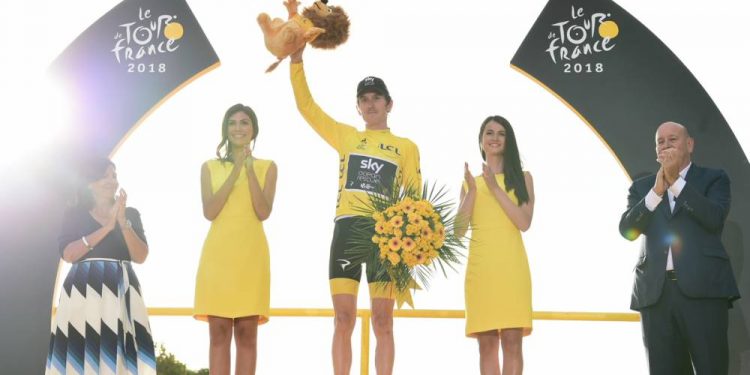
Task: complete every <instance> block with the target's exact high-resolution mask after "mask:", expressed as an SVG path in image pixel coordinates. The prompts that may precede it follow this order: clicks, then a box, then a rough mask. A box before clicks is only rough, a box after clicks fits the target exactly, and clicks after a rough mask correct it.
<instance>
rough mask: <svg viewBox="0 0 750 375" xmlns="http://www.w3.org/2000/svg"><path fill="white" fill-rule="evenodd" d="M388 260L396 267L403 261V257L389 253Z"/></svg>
mask: <svg viewBox="0 0 750 375" xmlns="http://www.w3.org/2000/svg"><path fill="white" fill-rule="evenodd" d="M388 260H389V261H390V262H391V264H393V265H394V266H395V265H397V264H398V262H400V261H401V257H400V256H398V254H396V253H394V252H390V253H388Z"/></svg>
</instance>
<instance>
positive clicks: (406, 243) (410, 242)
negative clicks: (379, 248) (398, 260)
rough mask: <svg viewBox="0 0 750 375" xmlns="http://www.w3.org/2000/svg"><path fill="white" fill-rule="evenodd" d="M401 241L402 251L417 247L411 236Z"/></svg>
mask: <svg viewBox="0 0 750 375" xmlns="http://www.w3.org/2000/svg"><path fill="white" fill-rule="evenodd" d="M403 242H404V243H403V245H402V247H403V249H404V251H406V252H410V251H413V250H414V248H416V247H417V243H416V242H414V240H413V239H411V237H406V238H404V241H403Z"/></svg>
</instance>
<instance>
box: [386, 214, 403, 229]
mask: <svg viewBox="0 0 750 375" xmlns="http://www.w3.org/2000/svg"><path fill="white" fill-rule="evenodd" d="M388 223H389V224H391V225H393V227H394V228H401V226H402V225H404V217H403V216H401V215H396V216H394V217H392V218H391V220H390V221H389V222H388Z"/></svg>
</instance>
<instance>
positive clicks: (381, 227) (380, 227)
mask: <svg viewBox="0 0 750 375" xmlns="http://www.w3.org/2000/svg"><path fill="white" fill-rule="evenodd" d="M385 231H386V226H385V221H378V222H376V223H375V232H377V233H378V234H383V233H385Z"/></svg>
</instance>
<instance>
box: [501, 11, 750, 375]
mask: <svg viewBox="0 0 750 375" xmlns="http://www.w3.org/2000/svg"><path fill="white" fill-rule="evenodd" d="M511 65H512V66H513V67H514V68H515V69H517V70H519V71H520V72H521V73H523V74H525V75H527V76H528V77H529V78H531V79H532V80H534V81H536V82H537V83H539V84H540V85H542V86H543V87H545V88H547V89H548V90H549V91H550V92H552V93H553V94H554V95H556V96H557V97H558V98H559V99H560V100H562V101H563V102H564V103H565V104H566V105H567V106H568V107H570V109H571V110H573V111H574V112H576V113H577V114H578V116H579V117H580V118H581V119H582V120H583V121H584V122H586V124H588V125H589V126H590V127H591V129H592V130H593V131H594V132H596V133H597V134H598V135H599V136H600V138H601V139H602V141H603V142H604V143H605V144H606V145H607V147H609V149H610V150H611V152H612V153H613V155H614V156H615V157H616V158H617V159H618V161H619V162H620V163H621V165H622V167H623V169H624V170H625V172H626V173H627V174H628V175H629V176H630V177H631V178H632V179H635V178H637V177H640V176H642V175H645V174H649V173H654V172H655V171H656V170H657V169H658V164H657V163H656V161H655V151H654V133H655V132H656V128H657V126H658V125H659V124H661V123H663V122H665V121H676V122H679V123H681V124H684V125H685V126H687V127H688V129H689V130H690V132H691V135H692V136H693V137H694V139H695V145H696V146H695V151H694V153H693V160H694V161H695V162H696V163H697V164H701V165H705V166H713V167H720V168H723V169H725V170H726V171H727V173H728V174H729V177H730V179H731V181H732V207H731V211H730V214H729V218H728V220H727V224H726V227H725V231H724V243H725V245H726V247H727V251H728V252H729V253H730V257H731V261H732V266H733V268H734V272H735V276H736V279H737V280H738V281H740V282H741V285H740V292H741V294H742V295H743V296H744V298H742V299H741V300H739V301H738V303H736V304H735V308H734V309H732V310H730V327H729V336H730V355H731V358H730V370H731V371H730V374H746V373H750V368H748V365H745V366H743V365H742V362H743V360H742V359H743V357H746V356H748V355H750V350H748V349H750V339H748V333H747V328H746V322H748V318H747V316H748V314H750V277H743V276H745V274H746V273H747V272H748V270H747V267H745V261H746V258H747V257H746V254H748V251H749V250H750V249H748V247H747V246H746V245H745V241H744V235H745V234H746V233H750V199H749V198H750V165H749V164H748V160H747V157H746V156H745V153H744V152H743V150H742V147H741V146H740V144H739V142H738V141H737V138H736V137H735V135H734V133H733V132H732V130H731V128H730V126H729V124H727V122H726V120H725V119H724V117H723V116H722V115H721V112H720V111H719V109H718V108H717V107H716V104H715V103H714V102H713V100H711V97H710V96H709V95H708V93H706V91H705V90H704V89H703V87H702V86H701V84H700V83H699V82H698V80H697V79H696V78H695V77H694V76H693V75H692V74H691V73H690V71H689V70H688V69H687V68H686V67H685V65H683V64H682V62H681V61H680V60H679V59H678V58H677V56H675V55H674V54H673V53H672V51H670V50H669V48H668V47H667V46H666V45H665V44H664V43H662V42H661V41H660V40H659V38H657V37H656V36H655V35H654V34H653V33H651V32H650V31H649V30H648V29H647V28H646V27H645V26H644V25H643V24H641V23H640V22H639V21H638V20H637V19H635V18H634V17H633V16H632V15H630V14H629V13H628V12H627V11H625V10H624V9H623V8H621V7H620V6H619V5H617V4H615V3H614V2H612V1H607V0H551V1H549V2H548V3H547V5H546V7H545V8H544V10H543V11H542V13H541V14H540V16H539V18H538V19H537V20H536V22H535V23H534V26H533V27H532V28H531V30H530V31H529V33H528V34H527V36H526V38H525V39H524V41H523V43H522V44H521V46H520V48H519V49H518V51H517V52H516V54H515V56H514V57H513V59H512V60H511ZM626 195H627V192H626V191H616V192H612V199H620V200H622V202H623V206H622V207H623V210H624V209H625V205H626V200H625V198H626ZM613 230H617V228H613ZM633 256H634V259H635V256H636V255H635V254H634V255H633ZM622 267H627V265H622ZM623 298H624V299H626V298H628V296H623ZM748 360H750V357H749V358H748V359H747V360H745V362H747V361H748Z"/></svg>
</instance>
